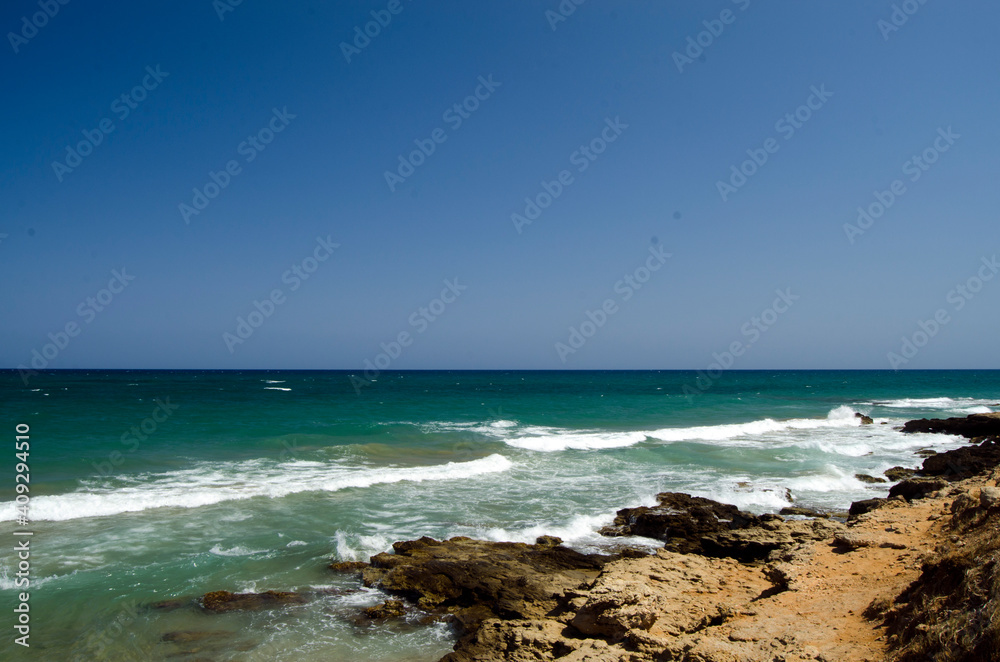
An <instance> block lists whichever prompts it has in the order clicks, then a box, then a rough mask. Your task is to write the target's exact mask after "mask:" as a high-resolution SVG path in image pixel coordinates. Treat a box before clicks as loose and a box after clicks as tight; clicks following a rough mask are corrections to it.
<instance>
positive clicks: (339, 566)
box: [330, 561, 368, 574]
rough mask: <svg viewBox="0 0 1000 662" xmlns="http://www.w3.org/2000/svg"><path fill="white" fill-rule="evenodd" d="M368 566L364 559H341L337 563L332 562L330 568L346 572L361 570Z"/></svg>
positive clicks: (358, 571)
mask: <svg viewBox="0 0 1000 662" xmlns="http://www.w3.org/2000/svg"><path fill="white" fill-rule="evenodd" d="M367 567H368V564H367V563H365V562H364V561H339V562H337V563H331V564H330V570H333V571H334V572H343V573H345V574H351V573H357V574H361V572H362V571H363V570H364V569H365V568H367Z"/></svg>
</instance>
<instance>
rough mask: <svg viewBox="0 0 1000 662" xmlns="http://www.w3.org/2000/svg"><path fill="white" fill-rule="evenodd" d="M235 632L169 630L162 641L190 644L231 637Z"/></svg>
mask: <svg viewBox="0 0 1000 662" xmlns="http://www.w3.org/2000/svg"><path fill="white" fill-rule="evenodd" d="M233 634H234V633H233V632H230V631H229V630H178V631H176V632H168V633H166V634H165V635H163V636H162V637H160V639H161V641H170V642H173V643H175V644H188V643H191V642H192V641H201V640H202V639H213V638H217V637H229V636H232V635H233Z"/></svg>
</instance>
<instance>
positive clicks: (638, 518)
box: [601, 492, 758, 553]
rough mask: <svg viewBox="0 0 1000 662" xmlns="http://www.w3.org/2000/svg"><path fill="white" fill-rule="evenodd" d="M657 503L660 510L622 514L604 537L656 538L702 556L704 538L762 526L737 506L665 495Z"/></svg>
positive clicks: (671, 547) (629, 510) (631, 510)
mask: <svg viewBox="0 0 1000 662" xmlns="http://www.w3.org/2000/svg"><path fill="white" fill-rule="evenodd" d="M656 500H657V501H658V502H659V503H658V504H657V505H656V506H640V507H639V508H624V509H622V510H619V511H618V514H617V515H616V516H615V521H614V522H613V523H612V524H611V526H607V527H604V528H603V529H601V534H602V535H605V536H644V537H646V538H655V539H657V540H662V541H664V542H665V543H666V545H664V546H665V547H666V548H667V549H669V550H672V551H675V552H682V553H698V552H701V551H702V547H701V540H702V538H703V537H704V536H706V535H708V534H710V533H722V532H725V531H731V530H734V529H744V528H747V527H748V526H753V525H756V524H757V523H758V518H757V517H756V516H755V515H751V514H750V513H745V512H743V511H741V510H740V509H739V508H737V507H736V506H732V505H729V504H725V503H719V502H718V501H712V500H711V499H705V498H703V497H693V496H691V495H690V494H683V493H680V492H663V493H660V494H657V495H656Z"/></svg>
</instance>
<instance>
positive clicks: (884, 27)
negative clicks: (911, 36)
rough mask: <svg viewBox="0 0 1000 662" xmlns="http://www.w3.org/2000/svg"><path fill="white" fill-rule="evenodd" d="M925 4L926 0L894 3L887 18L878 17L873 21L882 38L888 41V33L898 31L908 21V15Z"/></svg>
mask: <svg viewBox="0 0 1000 662" xmlns="http://www.w3.org/2000/svg"><path fill="white" fill-rule="evenodd" d="M926 4H927V0H903V2H901V3H899V4H898V5H897V4H894V5H893V6H892V13H891V14H889V19H888V20H886V19H884V18H880V19H879V20H878V22H876V23H875V27H877V28H878V31H879V32H881V33H882V40H883V41H889V35H891V34H892V33H893V32H899V29H900V28H901V27H903V26H904V25H906V24H907V23H908V22H909V21H910V17H911V16H913V15H914V14H916V13H917V12H918V11H920V8H921V7H923V6H924V5H926Z"/></svg>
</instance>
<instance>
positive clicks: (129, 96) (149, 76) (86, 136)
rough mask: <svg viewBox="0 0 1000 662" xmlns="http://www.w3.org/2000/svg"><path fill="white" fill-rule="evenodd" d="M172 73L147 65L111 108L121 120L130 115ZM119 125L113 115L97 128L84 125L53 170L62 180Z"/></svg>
mask: <svg viewBox="0 0 1000 662" xmlns="http://www.w3.org/2000/svg"><path fill="white" fill-rule="evenodd" d="M169 75H170V72H169V71H161V70H160V65H156V67H155V68H154V67H146V75H145V76H143V77H142V80H141V81H139V84H138V85H136V86H135V87H133V88H132V89H131V90H129V91H128V92H123V93H122V94H121V95H120V96H117V97H115V99H114V101H112V102H111V105H110V108H111V112H112V113H114V114H115V115H116V116H117V117H118V119H119V120H120V121H125V120H126V119H128V117H129V115H131V114H132V111H134V110H135V109H137V108H138V107H139V104H140V103H142V102H143V101H145V100H146V98H147V97H148V96H149V93H150V92H152V91H153V90H155V89H156V88H158V87H159V86H160V83H162V82H163V79H164V78H167V77H168V76H169ZM115 128H116V126H115V122H114V120H113V119H111V118H110V117H105V118H103V119H102V120H101V121H99V122H98V123H97V127H96V128H94V129H81V131H80V132H81V133H82V134H83V140H81V141H80V142H78V143H77V144H76V145H75V146H74V145H66V158H65V159H63V160H62V161H53V162H52V171H53V172H54V173H55V175H56V179H57V180H59V182H60V183H61V182H62V181H63V179H64V178H65V177H66V175H68V174H70V173H72V172H73V171H74V170H75V169H76V168H78V167H79V166H80V165H81V164H82V163H83V160H84V159H85V158H87V157H88V156H90V155H91V154H93V153H94V150H95V149H97V146H98V145H100V144H101V143H103V142H104V137H105V136H107V135H109V134H110V133H111V132H112V131H114V130H115Z"/></svg>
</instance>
